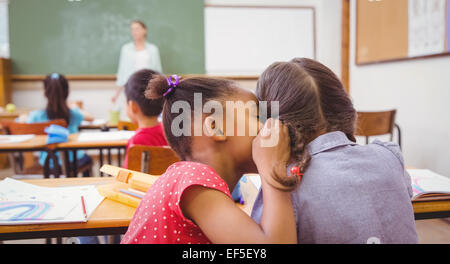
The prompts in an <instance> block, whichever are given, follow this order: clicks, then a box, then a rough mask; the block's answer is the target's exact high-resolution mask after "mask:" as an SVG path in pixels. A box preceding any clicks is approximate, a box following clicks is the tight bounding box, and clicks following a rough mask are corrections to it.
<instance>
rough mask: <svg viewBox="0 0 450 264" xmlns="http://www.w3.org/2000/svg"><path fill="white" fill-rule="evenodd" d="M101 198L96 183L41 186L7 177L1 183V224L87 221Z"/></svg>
mask: <svg viewBox="0 0 450 264" xmlns="http://www.w3.org/2000/svg"><path fill="white" fill-rule="evenodd" d="M81 197H83V198H84V201H85V208H86V212H87V217H88V218H89V216H90V215H91V214H92V213H93V212H94V210H95V208H97V206H98V205H99V204H100V203H101V202H102V201H103V199H104V198H103V196H101V195H100V194H99V193H98V191H97V188H96V186H94V185H86V186H74V187H57V188H51V187H41V186H36V185H33V184H29V183H25V182H22V181H17V180H14V179H11V178H6V179H5V180H3V181H1V182H0V224H1V225H20V224H42V223H68V222H86V221H87V219H86V218H85V216H84V212H83V205H82V202H81Z"/></svg>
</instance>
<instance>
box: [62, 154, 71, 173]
mask: <svg viewBox="0 0 450 264" xmlns="http://www.w3.org/2000/svg"><path fill="white" fill-rule="evenodd" d="M63 153H64V166H65V167H66V174H67V175H66V177H67V178H70V177H72V175H71V174H72V173H71V172H72V171H71V168H70V160H69V151H67V150H64V151H63Z"/></svg>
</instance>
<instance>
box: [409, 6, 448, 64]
mask: <svg viewBox="0 0 450 264" xmlns="http://www.w3.org/2000/svg"><path fill="white" fill-rule="evenodd" d="M408 9H409V10H408V14H409V29H408V30H409V41H408V42H409V45H408V56H409V57H418V56H427V55H432V54H438V53H442V52H446V51H447V50H448V48H447V47H446V46H445V45H446V42H447V41H446V35H448V34H446V33H447V32H446V28H448V27H447V24H448V21H446V20H447V0H409V4H408ZM447 31H448V29H447Z"/></svg>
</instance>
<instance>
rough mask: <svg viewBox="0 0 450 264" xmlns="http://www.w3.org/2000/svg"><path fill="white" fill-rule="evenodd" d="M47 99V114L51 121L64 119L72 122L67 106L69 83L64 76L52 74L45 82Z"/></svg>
mask: <svg viewBox="0 0 450 264" xmlns="http://www.w3.org/2000/svg"><path fill="white" fill-rule="evenodd" d="M44 90H45V97H47V107H46V109H45V110H46V113H47V117H48V119H49V120H54V119H64V120H65V121H66V123H67V125H68V124H69V122H70V109H69V106H68V105H67V101H66V100H67V97H68V96H69V83H68V81H67V79H66V78H65V77H64V75H62V74H59V73H52V74H49V75H47V77H46V78H45V80H44Z"/></svg>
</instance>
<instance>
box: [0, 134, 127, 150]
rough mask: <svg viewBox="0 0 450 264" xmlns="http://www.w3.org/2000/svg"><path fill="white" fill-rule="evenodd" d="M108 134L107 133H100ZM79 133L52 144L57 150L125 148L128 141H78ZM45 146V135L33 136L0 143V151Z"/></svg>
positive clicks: (39, 148)
mask: <svg viewBox="0 0 450 264" xmlns="http://www.w3.org/2000/svg"><path fill="white" fill-rule="evenodd" d="M102 133H108V132H102ZM78 136H79V133H76V134H70V135H69V140H68V141H67V142H64V143H57V144H54V147H55V148H57V149H72V148H73V149H76V148H100V147H126V145H127V143H128V140H126V139H124V140H113V141H111V140H109V141H83V142H81V141H78ZM46 146H47V135H35V136H34V137H33V138H32V139H29V140H27V141H24V142H19V143H1V142H0V150H6V151H7V150H25V149H36V150H41V149H44V148H45V147H46Z"/></svg>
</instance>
